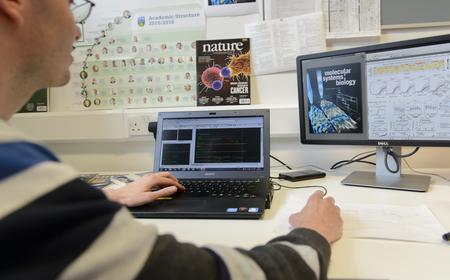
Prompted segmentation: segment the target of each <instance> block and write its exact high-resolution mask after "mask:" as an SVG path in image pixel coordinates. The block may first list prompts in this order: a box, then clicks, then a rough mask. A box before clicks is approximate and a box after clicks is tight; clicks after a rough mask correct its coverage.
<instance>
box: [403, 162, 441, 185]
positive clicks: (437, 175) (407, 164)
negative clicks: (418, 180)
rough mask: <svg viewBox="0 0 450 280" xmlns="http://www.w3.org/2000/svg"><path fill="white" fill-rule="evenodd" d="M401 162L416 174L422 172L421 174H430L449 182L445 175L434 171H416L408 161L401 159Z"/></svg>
mask: <svg viewBox="0 0 450 280" xmlns="http://www.w3.org/2000/svg"><path fill="white" fill-rule="evenodd" d="M403 162H404V163H405V164H406V166H408V168H409V169H411V170H412V171H413V172H414V173H417V174H423V175H431V176H436V177H439V178H441V179H442V180H444V181H447V182H450V179H447V178H446V177H444V176H442V175H439V174H436V173H430V172H422V171H417V170H416V169H414V168H412V167H411V165H410V164H409V162H408V161H407V160H406V159H403Z"/></svg>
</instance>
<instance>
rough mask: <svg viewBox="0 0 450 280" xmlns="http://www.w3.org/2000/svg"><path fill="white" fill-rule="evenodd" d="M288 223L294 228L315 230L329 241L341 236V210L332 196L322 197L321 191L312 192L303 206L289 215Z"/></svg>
mask: <svg viewBox="0 0 450 280" xmlns="http://www.w3.org/2000/svg"><path fill="white" fill-rule="evenodd" d="M289 223H290V224H291V225H292V226H293V227H295V228H308V229H312V230H315V231H316V232H318V233H320V234H321V235H322V236H323V237H325V238H326V239H327V240H328V242H330V243H332V242H334V241H336V240H338V239H339V238H341V236H342V229H343V222H342V218H341V211H340V209H339V207H337V206H336V205H335V204H334V199H333V198H332V197H326V198H323V192H322V191H316V192H315V193H314V194H312V195H311V196H310V198H309V199H308V202H307V203H306V205H305V207H304V208H303V209H302V210H301V211H300V212H298V213H294V214H292V215H291V216H290V217H289Z"/></svg>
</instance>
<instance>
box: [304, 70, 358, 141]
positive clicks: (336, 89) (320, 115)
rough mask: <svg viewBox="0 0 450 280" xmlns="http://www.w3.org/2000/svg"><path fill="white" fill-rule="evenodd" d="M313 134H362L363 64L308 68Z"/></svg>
mask: <svg viewBox="0 0 450 280" xmlns="http://www.w3.org/2000/svg"><path fill="white" fill-rule="evenodd" d="M306 92H307V96H308V119H309V124H310V133H314V134H324V133H361V132H362V131H363V120H362V108H361V106H362V100H361V94H362V92H361V65H360V64H359V63H353V64H347V65H336V66H331V67H322V68H314V69H308V70H307V75H306Z"/></svg>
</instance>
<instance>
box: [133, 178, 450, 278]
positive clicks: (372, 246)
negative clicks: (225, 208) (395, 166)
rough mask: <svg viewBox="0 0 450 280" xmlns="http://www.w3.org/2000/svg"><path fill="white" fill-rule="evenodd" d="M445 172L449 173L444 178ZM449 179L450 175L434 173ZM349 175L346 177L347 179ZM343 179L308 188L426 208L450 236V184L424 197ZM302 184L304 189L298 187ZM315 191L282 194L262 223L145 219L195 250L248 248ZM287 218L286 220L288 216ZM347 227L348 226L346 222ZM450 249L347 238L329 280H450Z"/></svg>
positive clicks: (336, 247)
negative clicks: (290, 201)
mask: <svg viewBox="0 0 450 280" xmlns="http://www.w3.org/2000/svg"><path fill="white" fill-rule="evenodd" d="M445 171H447V173H445ZM433 172H435V173H436V172H438V173H440V174H444V175H447V176H448V175H450V173H449V171H448V170H433ZM346 174H348V172H345V174H344V173H343V174H342V175H346ZM342 175H337V174H333V173H329V174H328V175H327V177H325V178H323V179H317V180H311V181H306V182H305V183H304V184H308V185H311V184H321V185H324V186H326V187H327V188H328V193H329V195H332V196H333V197H334V198H335V199H336V203H337V204H338V205H339V203H368V204H389V205H400V206H418V205H427V206H428V207H429V208H430V210H431V211H432V212H433V214H434V215H435V216H436V217H437V219H438V220H439V221H440V222H441V223H442V224H443V225H444V227H445V228H446V229H447V230H449V231H450V184H449V183H448V182H445V181H443V180H441V179H437V178H432V185H431V187H430V190H429V191H428V192H426V193H414V192H407V191H395V190H383V189H371V188H361V187H350V186H344V185H341V184H340V183H339V182H340V181H341V179H342V178H343V176H342ZM295 185H301V184H295ZM314 191H315V189H303V190H302V189H298V190H280V191H277V192H276V193H275V196H274V199H273V205H272V208H271V209H269V210H266V213H265V215H264V217H263V218H262V219H261V220H256V221H255V220H194V219H141V220H140V221H142V222H143V223H152V224H155V225H156V226H157V227H158V228H159V231H160V233H170V234H173V235H175V236H176V237H177V239H178V240H180V241H183V242H190V243H194V244H197V245H203V244H211V243H214V244H224V245H229V246H234V247H243V248H247V249H250V248H252V247H253V246H255V245H260V244H264V243H265V242H267V241H268V240H269V239H271V238H273V237H275V236H276V235H277V234H276V233H275V230H274V229H275V227H276V223H277V222H278V221H279V219H280V218H281V217H278V216H277V215H279V214H281V213H280V207H281V206H282V205H283V203H285V202H286V200H287V198H288V196H296V197H298V198H299V200H302V201H303V200H305V198H306V197H308V196H309V195H310V194H311V193H312V192H314ZM286 218H287V217H286ZM344 223H345V221H344ZM449 261H450V244H446V243H445V242H442V243H440V244H427V243H415V242H405V241H387V240H371V239H347V238H343V239H341V240H339V241H338V242H336V243H335V244H333V245H332V256H331V264H330V269H329V274H328V275H329V277H330V278H347V279H348V278H352V279H355V278H356V279H402V280H413V279H420V280H424V279H433V280H435V279H450V265H449V264H448V263H449Z"/></svg>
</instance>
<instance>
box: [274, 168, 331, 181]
mask: <svg viewBox="0 0 450 280" xmlns="http://www.w3.org/2000/svg"><path fill="white" fill-rule="evenodd" d="M325 176H326V173H325V172H322V171H317V170H313V169H308V170H297V171H288V172H281V173H280V174H279V175H278V178H279V179H282V180H288V181H291V182H298V181H304V180H310V179H318V178H323V177H325Z"/></svg>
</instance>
